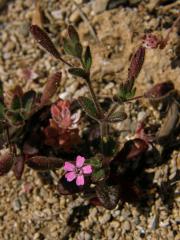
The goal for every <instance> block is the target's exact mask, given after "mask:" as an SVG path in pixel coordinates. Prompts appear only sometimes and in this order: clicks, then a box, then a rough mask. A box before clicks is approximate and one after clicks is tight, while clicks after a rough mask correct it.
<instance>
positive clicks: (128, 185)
mask: <svg viewBox="0 0 180 240" xmlns="http://www.w3.org/2000/svg"><path fill="white" fill-rule="evenodd" d="M178 21H179V18H178V19H177V20H176V21H175V23H174V25H173V27H174V26H175V25H176V24H177V23H178ZM30 30H31V33H32V35H33V37H34V38H35V40H36V41H37V42H38V43H39V45H40V46H41V47H42V48H44V49H45V50H46V51H48V52H49V53H50V54H51V55H53V56H54V57H55V58H56V59H57V60H60V61H62V62H63V63H64V64H66V65H67V66H68V67H69V69H68V71H69V73H70V74H72V75H73V76H75V77H80V78H82V79H83V80H84V82H85V84H86V85H87V87H88V90H89V96H81V97H79V98H78V99H77V100H76V99H75V100H72V101H69V100H63V99H59V98H58V97H56V101H54V102H52V101H51V99H52V97H55V95H56V92H57V89H58V87H59V84H60V81H61V72H56V73H54V74H53V75H52V76H51V77H50V78H49V79H48V80H47V83H46V85H45V87H44V90H43V92H42V93H39V92H36V91H34V90H30V91H27V92H24V91H23V89H22V88H21V87H20V86H16V87H15V88H14V90H13V91H12V92H11V93H10V95H11V100H7V99H6V94H5V93H4V90H3V83H2V82H0V121H1V125H0V134H1V138H0V139H1V140H0V147H1V155H0V175H1V176H3V175H5V174H7V173H8V172H9V171H10V170H11V169H12V170H13V171H14V174H15V176H16V178H17V179H21V177H22V174H23V170H24V167H25V166H28V167H30V168H32V169H34V170H37V171H38V172H39V173H41V172H42V171H44V172H45V173H48V174H51V173H52V171H56V170H57V169H60V168H61V169H63V171H59V172H58V173H57V174H59V182H58V184H57V189H58V191H59V193H60V194H63V195H69V194H71V195H72V194H82V195H83V196H84V197H85V198H86V199H89V201H90V203H92V204H96V205H102V206H104V207H105V208H107V209H113V208H115V207H116V205H117V204H118V202H119V201H121V202H125V201H128V202H133V201H135V200H140V199H141V198H142V197H143V196H144V195H145V194H146V189H144V188H143V186H142V184H141V183H140V181H138V179H139V176H141V173H142V172H143V170H144V169H145V168H146V167H148V159H149V158H153V156H154V155H156V157H157V156H160V154H161V153H160V152H159V150H157V149H156V147H155V144H159V145H161V146H162V147H163V148H167V147H169V146H170V145H171V144H172V143H173V144H174V143H175V142H176V137H177V136H178V131H179V127H180V126H179V123H180V122H179V101H180V99H179V93H178V91H177V90H176V89H175V88H174V84H173V83H172V82H168V81H167V82H163V83H159V84H156V85H155V86H153V87H152V88H151V89H149V90H147V91H146V92H145V93H143V94H142V95H141V96H136V95H135V94H136V87H135V85H136V84H135V80H136V78H137V77H138V75H139V73H140V71H141V68H142V66H143V63H144V58H145V53H146V51H148V49H149V48H150V49H157V48H159V49H163V48H164V47H165V46H166V44H167V42H168V39H169V36H170V32H171V31H172V28H171V29H170V31H169V32H168V34H167V37H166V38H165V39H162V38H159V37H157V36H156V35H153V34H151V33H149V34H146V35H145V36H144V37H143V39H142V40H141V44H140V45H139V47H138V49H137V50H136V51H135V52H134V53H133V54H132V58H131V62H130V66H129V70H128V74H127V79H126V80H125V81H124V82H123V83H121V84H120V86H119V89H118V91H117V93H116V95H114V96H110V99H112V102H111V104H110V106H109V105H108V109H107V107H106V108H105V109H106V110H105V109H104V107H103V106H104V104H102V103H100V101H99V99H98V97H97V95H96V94H95V92H94V89H93V86H92V79H91V67H92V62H93V56H92V54H91V49H90V47H89V46H87V47H85V49H84V48H83V46H82V43H81V40H80V37H79V34H78V32H77V31H76V30H75V28H74V27H73V26H69V27H68V37H67V38H65V39H64V46H63V47H64V51H65V53H66V54H68V55H70V56H71V57H73V58H76V61H75V63H76V64H75V65H73V64H72V63H71V62H70V63H69V62H68V61H66V60H65V59H64V58H63V57H62V55H61V54H60V52H59V51H58V50H57V48H56V47H55V46H54V44H53V42H52V41H51V39H50V38H49V37H48V35H47V33H46V32H45V31H44V30H42V29H41V28H40V27H38V26H37V25H32V26H31V29H30ZM142 98H146V99H147V100H148V101H149V103H150V104H152V105H153V107H154V108H155V109H157V110H158V109H159V108H158V106H159V104H161V109H162V111H163V112H164V123H162V125H161V126H160V128H159V130H158V131H156V132H155V133H154V134H153V135H152V134H151V135H150V134H149V133H148V132H147V129H146V127H145V123H144V122H140V123H138V124H137V129H136V132H135V135H134V136H135V137H134V138H132V139H131V140H128V141H126V142H125V143H124V145H123V147H121V148H120V143H119V142H118V136H117V134H115V133H114V132H115V130H113V129H112V128H111V125H112V124H115V123H118V122H122V121H124V120H125V119H126V118H127V117H128V115H127V114H126V112H124V111H122V110H119V107H121V106H122V105H125V104H126V103H131V102H133V101H135V100H137V99H142ZM81 110H83V111H81ZM158 111H159V110H158ZM83 112H84V113H85V114H83ZM80 122H81V125H80ZM82 122H83V124H82ZM80 126H81V127H80ZM82 126H83V127H82ZM154 152H155V154H153V153H154ZM40 175H41V176H43V174H40Z"/></svg>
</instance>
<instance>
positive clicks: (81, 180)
mask: <svg viewBox="0 0 180 240" xmlns="http://www.w3.org/2000/svg"><path fill="white" fill-rule="evenodd" d="M76 185H77V186H82V185H84V176H83V175H79V176H77V178H76Z"/></svg>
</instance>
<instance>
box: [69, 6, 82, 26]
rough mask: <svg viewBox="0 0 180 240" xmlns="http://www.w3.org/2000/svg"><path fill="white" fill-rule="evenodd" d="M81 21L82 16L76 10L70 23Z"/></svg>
mask: <svg viewBox="0 0 180 240" xmlns="http://www.w3.org/2000/svg"><path fill="white" fill-rule="evenodd" d="M80 19H81V16H80V14H79V11H78V10H77V9H76V10H75V11H74V12H73V13H72V14H71V15H70V17H69V21H70V22H72V23H77V22H79V21H80Z"/></svg>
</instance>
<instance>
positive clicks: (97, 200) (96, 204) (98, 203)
mask: <svg viewBox="0 0 180 240" xmlns="http://www.w3.org/2000/svg"><path fill="white" fill-rule="evenodd" d="M89 202H90V204H92V205H95V206H103V205H102V203H101V202H100V200H99V198H97V197H95V198H91V199H90V200H89Z"/></svg>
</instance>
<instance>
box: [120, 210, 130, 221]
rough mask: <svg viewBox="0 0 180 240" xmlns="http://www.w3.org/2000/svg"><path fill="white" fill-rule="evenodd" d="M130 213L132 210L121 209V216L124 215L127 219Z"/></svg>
mask: <svg viewBox="0 0 180 240" xmlns="http://www.w3.org/2000/svg"><path fill="white" fill-rule="evenodd" d="M130 215H131V212H130V211H129V210H126V209H122V211H121V216H123V217H124V219H125V220H126V219H127V218H128V217H129V216H130Z"/></svg>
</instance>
